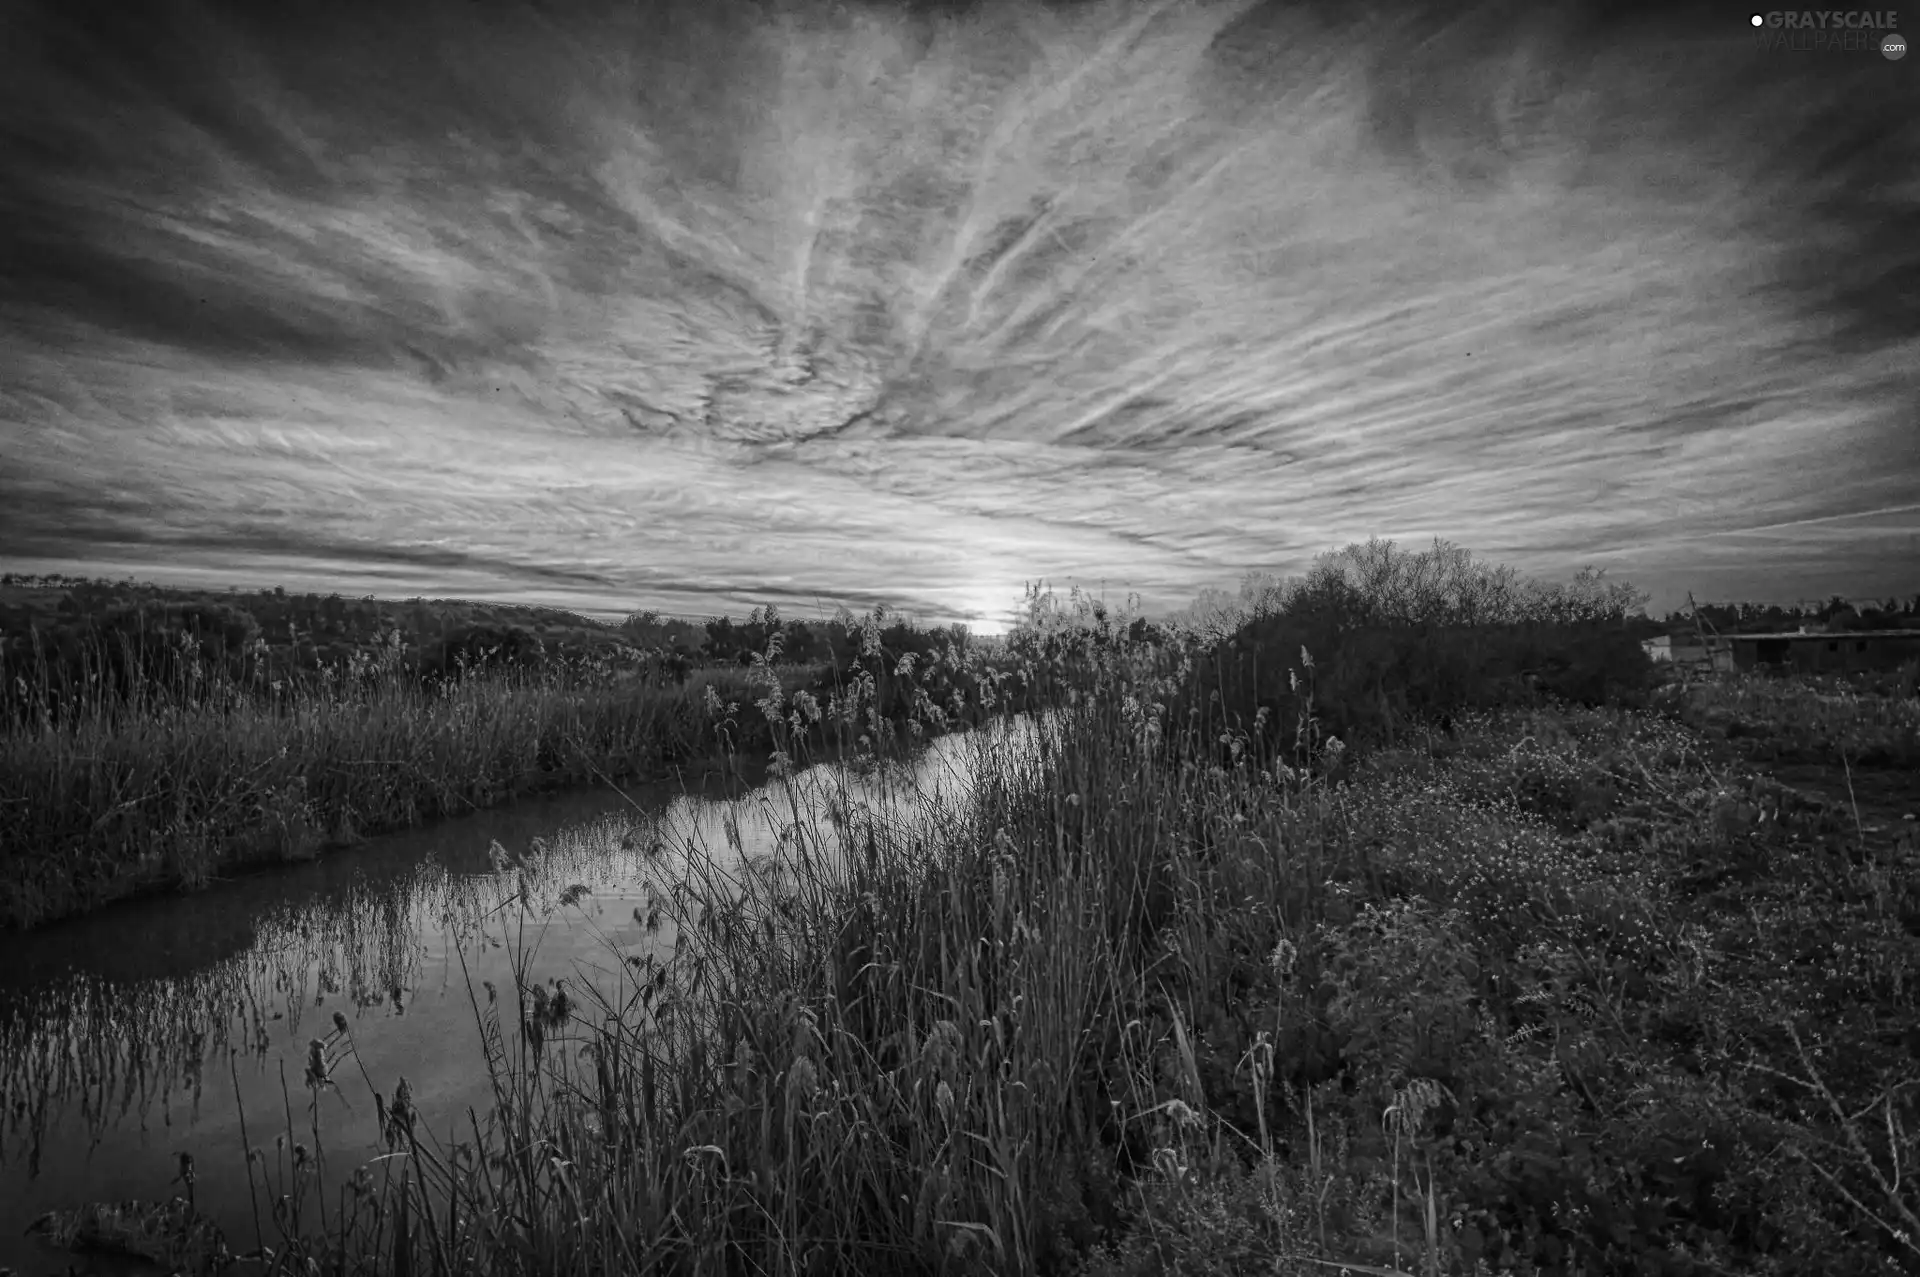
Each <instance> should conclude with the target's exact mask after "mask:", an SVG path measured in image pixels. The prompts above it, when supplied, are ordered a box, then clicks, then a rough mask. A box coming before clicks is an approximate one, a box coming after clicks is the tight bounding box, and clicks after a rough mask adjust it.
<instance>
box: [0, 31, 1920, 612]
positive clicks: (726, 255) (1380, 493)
mask: <svg viewBox="0 0 1920 1277" xmlns="http://www.w3.org/2000/svg"><path fill="white" fill-rule="evenodd" d="M104 12H105V11H104V10H103V11H102V14H93V15H90V14H89V13H88V6H87V5H85V4H78V5H75V4H63V5H60V6H57V7H56V6H51V5H49V6H47V7H45V8H44V9H40V10H35V11H33V12H32V13H31V15H30V16H29V17H28V18H27V19H26V20H23V21H22V22H21V23H20V31H21V36H20V38H19V39H18V40H15V41H12V42H11V43H10V45H9V51H8V53H7V55H6V56H7V58H8V60H9V65H8V66H6V67H5V68H0V80H5V81H6V82H7V83H8V84H9V85H10V86H11V87H10V88H8V89H6V90H4V92H5V94H6V96H5V97H4V98H0V179H4V180H0V219H4V220H3V222H0V224H3V225H4V226H5V227H6V231H7V233H6V234H4V235H0V242H5V243H7V244H11V245H12V247H11V248H10V249H0V329H3V330H4V332H5V336H6V340H5V353H3V354H0V422H4V424H5V429H6V434H5V436H4V440H0V461H4V463H5V465H4V474H0V511H3V512H0V541H3V542H4V545H5V547H6V550H5V553H6V554H7V555H8V557H9V558H11V559H12V560H13V561H14V562H15V563H16V564H17V565H20V566H55V565H65V566H70V567H71V566H78V567H87V566H89V565H97V566H101V567H104V566H105V565H107V564H113V565H116V566H123V567H126V568H127V569H128V570H133V571H138V572H140V573H141V574H142V575H149V576H152V575H157V574H161V573H160V572H159V569H161V568H163V567H164V568H167V569H168V570H170V571H174V572H179V571H193V572H196V573H201V574H204V575H205V576H206V577H207V578H208V579H220V578H221V576H222V574H223V573H224V574H227V575H228V576H230V577H233V578H234V579H238V580H246V581H250V582H259V581H262V580H263V579H270V580H279V579H282V576H283V575H284V574H293V575H295V576H297V577H299V578H300V579H301V580H302V581H304V582H308V583H311V584H313V585H314V586H316V587H319V588H342V589H346V590H350V591H351V590H355V589H358V588H361V587H362V585H363V584H364V583H369V582H376V581H377V582H379V583H380V585H379V588H381V589H382V590H383V591H386V590H390V589H391V588H393V587H394V586H396V585H399V586H404V587H406V588H407V589H408V591H409V592H422V593H438V592H441V591H443V590H452V589H455V588H456V587H459V592H463V593H468V594H474V593H476V592H477V593H481V594H491V595H495V596H500V597H522V598H526V599H528V600H529V601H536V600H537V601H541V602H549V603H561V604H564V605H568V606H575V607H580V608H583V609H586V610H600V611H619V610H624V609H628V608H637V607H642V606H652V607H662V608H667V609H669V610H681V611H692V612H710V611H716V610H726V609H729V608H731V609H736V610H737V609H739V608H742V607H745V606H749V605H752V604H757V603H759V602H763V601H767V600H769V599H771V600H773V601H776V602H786V603H790V604H791V603H794V602H798V601H802V600H812V599H815V598H821V599H826V600H829V601H840V600H846V601H867V600H877V599H887V600H890V601H893V602H895V603H898V604H904V605H906V606H907V607H909V608H910V609H911V610H913V611H915V612H917V613H919V614H920V615H922V616H923V617H925V618H927V619H929V620H949V619H971V620H974V621H976V622H981V621H985V622H987V623H988V624H989V625H991V624H992V623H993V622H994V621H995V620H998V619H1000V618H1001V617H1002V616H1003V615H1004V614H1005V613H1006V612H1007V611H1008V610H1009V609H1010V608H1011V606H1012V605H1013V604H1014V603H1015V602H1017V600H1018V597H1019V592H1020V587H1021V583H1022V582H1023V581H1025V580H1029V579H1036V578H1041V577H1046V578H1049V579H1053V580H1056V581H1064V580H1067V579H1077V580H1079V581H1081V582H1083V583H1088V584H1093V583H1098V582H1103V581H1104V582H1105V583H1107V584H1108V586H1109V587H1112V588H1116V589H1132V590H1138V591H1139V592H1141V593H1142V594H1143V596H1145V598H1146V599H1147V601H1148V603H1149V605H1150V606H1161V607H1171V606H1177V605H1179V604H1181V603H1183V602H1185V601H1186V600H1187V599H1188V598H1190V597H1191V596H1192V595H1193V594H1194V593H1195V592H1196V591H1197V590H1199V589H1200V588H1201V587H1203V586H1207V585H1217V584H1225V583H1229V582H1231V581H1232V580H1234V579H1235V578H1237V577H1238V576H1239V575H1240V574H1241V573H1242V572H1244V571H1245V570H1247V569H1249V568H1255V567H1262V568H1273V569H1280V570H1297V569H1298V568H1299V567H1301V566H1304V564H1305V562H1306V561H1307V560H1308V559H1310V558H1311V556H1312V555H1313V554H1315V553H1317V552H1319V551H1321V550H1324V549H1328V548H1332V547H1334V546H1336V545H1339V544H1343V543H1345V542H1347V541H1350V540H1359V539H1365V538H1366V537H1367V536H1369V535H1374V534H1380V535H1387V536H1395V537H1399V538H1402V539H1406V540H1410V541H1412V540H1420V539H1423V538H1425V537H1428V536H1432V535H1441V536H1445V537H1447V538H1449V539H1451V540H1454V541H1456V542H1459V543H1463V544H1466V545H1468V546H1470V547H1472V548H1474V549H1475V550H1476V551H1479V552H1482V553H1484V554H1488V555H1491V556H1494V557H1498V558H1501V559H1504V560H1506V561H1509V562H1513V563H1515V564H1516V565H1518V566H1521V567H1522V568H1525V569H1531V570H1539V571H1551V572H1560V571H1565V570H1568V569H1570V568H1571V567H1573V566H1577V565H1578V564H1581V563H1585V562H1589V561H1595V560H1597V559H1604V561H1605V562H1606V563H1607V565H1608V566H1609V567H1611V568H1612V569H1614V570H1615V572H1616V573H1618V574H1623V575H1626V576H1628V577H1630V578H1632V579H1634V580H1635V581H1636V582H1639V583H1642V584H1644V585H1649V586H1651V587H1653V588H1654V589H1655V591H1656V594H1657V595H1660V596H1664V597H1657V598H1656V602H1663V601H1671V600H1672V599H1673V598H1674V597H1677V592H1678V591H1679V590H1681V589H1684V588H1694V589H1696V590H1703V589H1711V588H1719V589H1723V590H1726V591H1729V592H1732V593H1741V594H1745V595H1748V596H1753V597H1763V596H1771V595H1777V594H1778V593H1780V592H1781V590H1783V589H1785V590H1787V591H1789V592H1795V591H1799V592H1812V591H1814V590H1832V589H1841V590H1846V591H1849V592H1858V593H1868V592H1874V593H1885V592H1888V591H1891V590H1895V589H1899V590H1910V589H1912V588H1915V586H1914V582H1913V581H1912V580H1910V579H1902V578H1901V571H1902V570H1903V568H1904V569H1906V570H1908V571H1910V567H1911V554H1910V552H1911V548H1912V547H1911V537H1912V535H1913V533H1914V532H1915V531H1916V530H1920V512H1916V511H1915V509H1914V507H1913V506H1912V503H1911V499H1910V498H1911V494H1912V492H1913V491H1914V487H1915V478H1916V474H1920V444H1917V443H1916V436H1915V434H1914V431H1913V428H1912V422H1913V411H1914V405H1915V393H1914V392H1915V385H1914V380H1913V377H1914V374H1913V373H1912V371H1911V370H1912V368H1913V366H1914V365H1913V359H1912V356H1913V354H1914V352H1915V345H1916V343H1915V331H1916V329H1915V325H1914V320H1915V319H1916V314H1915V309H1916V307H1917V306H1920V301H1916V298H1915V295H1914V293H1913V291H1912V289H1911V287H1909V286H1908V285H1910V283H1911V281H1912V279H1913V278H1914V277H1915V272H1916V270H1920V266H1917V265H1916V263H1920V188H1917V187H1915V186H1914V185H1913V183H1912V179H1911V176H1910V175H1911V174H1912V173H1914V172H1920V163H1916V160H1920V155H1916V151H1920V143H1917V142H1916V138H1915V134H1914V129H1913V126H1912V125H1911V124H1910V123H1907V122H1909V121H1911V120H1913V119H1915V118H1920V116H1916V115H1915V114H1914V113H1913V112H1912V110H1911V107H1912V105H1913V102H1912V97H1913V94H1912V91H1911V89H1910V88H1909V87H1908V86H1910V85H1911V77H1910V76H1908V75H1904V74H1902V73H1904V72H1906V71H1907V70H1908V68H1906V67H1904V66H1902V65H1900V64H1898V63H1892V62H1887V61H1885V60H1884V59H1880V58H1878V57H1877V56H1876V55H1843V54H1837V53H1835V54H1814V53H1811V52H1807V53H1794V52H1789V51H1778V50H1776V51H1770V52H1762V51H1760V50H1757V49H1755V48H1754V47H1753V45H1752V43H1751V41H1750V38H1749V36H1748V34H1747V33H1745V32H1744V31H1742V30H1740V29H1739V28H1735V27H1727V28H1726V29H1724V30H1723V29H1720V28H1717V27H1713V26H1704V25H1697V24H1693V23H1691V22H1689V21H1687V20H1683V19H1678V18H1670V19H1668V20H1667V21H1666V22H1665V23H1664V24H1662V25H1659V26H1651V25H1649V26H1636V25H1634V24H1632V23H1625V24H1622V23H1605V22H1602V21H1601V20H1600V19H1599V18H1597V17H1595V16H1593V15H1592V14H1590V13H1587V12H1585V11H1583V10H1581V9H1578V8H1563V9H1540V8H1537V7H1535V6H1519V5H1505V6H1501V5H1492V6H1480V7H1476V8H1472V9H1468V10H1462V11H1460V12H1459V13H1457V14H1452V15H1444V14H1442V13H1441V12H1440V10H1438V9H1437V8H1436V9H1434V10H1432V11H1431V12H1416V11H1402V10H1398V9H1396V10H1395V11H1394V13H1395V15H1396V16H1394V17H1391V18H1389V17H1386V16H1382V15H1379V14H1369V13H1366V12H1364V11H1361V10H1348V11H1335V10H1328V11H1326V12H1324V13H1321V12H1316V11H1315V10H1314V9H1312V8H1309V7H1283V6H1275V5H1256V4H1248V3H1179V4H1170V3H1169V4H1160V5H1156V6H1142V5H1131V4H1128V5H1122V4H1091V5H1088V4H1079V5H1071V6H1057V7H1047V6H1041V5H1038V4H1032V3H1028V4H1001V5H985V6H971V7H965V8H957V7H936V6H901V5H894V6H873V5H867V6H863V5H842V6H829V5H826V4H776V5H747V4H730V3H721V2H719V0H715V2H713V3H701V4H686V5H677V6H676V5H665V4H646V5H638V6H633V5H628V6H621V7H619V8H618V9H614V8H612V7H604V8H599V7H590V6H585V5H571V4H562V5H543V6H539V7H535V6H531V5H528V6H525V7H522V8H520V9H517V10H512V9H509V8H507V7H504V6H473V5H459V6H452V5H446V6H438V5H431V4H423V5H417V6H411V7H408V8H407V9H405V11H404V12H403V11H399V10H395V9H393V8H390V7H374V6H368V7H367V8H366V9H365V10H364V11H360V10H359V9H358V7H357V6H348V7H346V8H345V9H340V10H334V9H329V10H328V18H329V21H328V22H327V23H326V24H325V25H324V26H322V25H320V23H319V19H318V17H317V16H315V17H313V18H307V17H304V16H301V15H298V14H295V15H292V16H289V15H286V14H274V15H272V16H271V17H267V18H263V17H261V16H260V15H258V14H256V13H253V12H251V11H245V10H238V9H236V10H235V11H233V12H228V11H227V10H225V9H222V8H213V7H204V6H194V5H186V4H180V3H167V4H159V5H156V6H154V7H153V8H152V10H151V13H150V15H149V16H148V17H147V18H145V19H140V20H138V21H140V22H144V23H145V25H135V26H129V25H127V24H126V22H121V21H115V22H109V21H108V20H107V19H106V18H105V17H104V16H103V15H104ZM1407 14H1410V15H1411V16H1405V15H1407ZM1890 227H1891V228H1894V230H1896V231H1898V230H1903V229H1904V230H1907V231H1913V232H1916V233H1914V234H1908V235H1905V236H1904V238H1903V237H1902V236H1901V235H1900V234H1897V233H1890V232H1889V228H1890ZM1869 511H1878V512H1879V513H1877V514H1875V515H1874V516H1873V517H1872V518H1871V519H1866V520H1860V521H1856V522H1855V523H1854V524H1853V525H1851V526H1852V529H1853V530H1852V533H1851V539H1842V538H1838V537H1836V536H1833V535H1829V534H1828V533H1827V532H1825V531H1819V530H1818V529H1819V528H1824V527H1825V526H1826V525H1825V524H1824V523H1822V522H1821V521H1833V520H1846V519H1848V518H1849V517H1850V516H1853V515H1855V514H1861V513H1864V512H1869ZM1735 534H1738V535H1735ZM1736 546H1737V547H1738V548H1737V549H1735V548H1731V547H1736ZM330 582H331V583H332V584H331V585H330V584H329V583H330ZM1706 582H1713V583H1715V584H1714V585H1713V586H1708V585H1706V584H1705V583H1706ZM367 588H373V587H372V586H371V585H368V586H367Z"/></svg>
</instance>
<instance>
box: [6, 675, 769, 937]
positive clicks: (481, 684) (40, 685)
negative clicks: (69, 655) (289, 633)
mask: <svg viewBox="0 0 1920 1277" xmlns="http://www.w3.org/2000/svg"><path fill="white" fill-rule="evenodd" d="M398 656H399V645H398V643H397V642H395V643H393V644H391V645H390V646H389V647H388V648H387V649H385V650H384V652H381V651H376V652H372V653H362V654H360V655H359V656H358V657H357V658H356V659H355V661H354V662H352V663H351V664H350V665H349V666H347V667H346V668H342V669H330V670H327V671H325V672H323V674H321V675H319V676H316V677H311V678H290V679H285V680H279V681H275V682H270V683H269V682H265V681H258V685H255V684H254V683H253V682H248V681H245V680H240V679H234V678H227V677H223V676H222V675H221V674H220V673H219V671H218V670H217V669H215V668H210V667H207V666H203V665H199V664H196V663H194V662H192V661H190V660H188V661H181V662H178V663H176V664H174V665H173V666H172V668H171V671H170V673H169V674H150V673H148V672H146V670H147V667H146V666H145V665H143V664H141V663H139V662H135V661H129V660H121V661H118V662H113V661H109V660H107V659H106V657H105V654H104V653H99V654H96V655H95V659H94V660H93V662H92V666H93V668H92V670H91V672H90V673H89V675H88V676H87V677H86V678H85V680H84V681H83V682H82V683H81V687H80V690H79V692H78V694H77V695H75V694H69V695H67V696H65V697H63V698H56V695H55V691H54V687H53V683H54V680H53V679H52V678H51V677H50V676H49V672H48V670H47V667H46V665H45V663H44V662H39V663H37V664H35V665H32V666H29V667H27V668H23V669H15V670H7V671H4V672H5V673H6V674H7V675H8V677H9V678H10V679H11V680H12V681H13V682H14V690H15V693H16V697H17V699H18V700H20V701H21V702H22V703H24V704H25V705H26V706H28V707H29V710H30V712H28V713H26V714H23V715H20V716H18V717H16V718H14V719H13V720H12V721H11V722H10V723H8V724H7V725H6V727H5V728H4V732H3V733H0V926H15V927H19V926H32V925H34V924H37V923H40V922H44V921H46V920H48V919H51V918H56V917H60V916H62V915H65V914H69V913H73V912H77V911H81V910H84V909H87V908H89V907H92V906H94V905H96V904H99V903H101V902H103V901H106V900H110V899H114V898H116V897H120V896H125V895H128V894H133V893H136V892H140V891H143V890H148V889H152V888H155V887H161V886H169V885H187V886H193V885H197V884H200V883H204V882H205V881H207V880H208V879H209V878H210V877H212V876H214V875H217V874H220V873H224V872H227V871H230V870H233V869H236V868H241V867H245V866H247V865H250V864H256V863H262V862H272V861H276V860H288V859H300V858H304V857H308V856H311V855H314V854H316V853H317V852H318V851H319V850H320V849H321V848H323V847H325V846H327V845H330V844H345V843H350V842H353V841H355V840H357V839H358V838H359V837H361V836H363V835H365V834H368V833H374V832H380V831H385V830H391V829H396V828H404V827H407V826H410V825H413V824H415V823H417V822H419V821H422V820H426V819H430V818H432V817H436V816H441V815H450V814H457V813H461V812H466V811H472V810H474V809H475V808H477V807H484V806H488V805H491V804H493V803H496V802H499V801H501V800H503V799H505V798H507V797H510V796H512V795H514V794H518V793H521V792H524V791H526V790H529V789H533V788H540V787H546V786H557V785H568V784H580V783H584V782H590V781H593V780H596V779H601V778H606V777H621V776H634V775H645V774H649V773H659V772H663V771H664V770H665V769H667V768H669V767H671V766H672V765H675V764H678V763H684V762H690V761H694V760H698V759H703V758H707V757H711V756H716V755H719V754H721V753H723V752H724V750H725V749H726V747H727V746H728V745H729V744H734V745H739V746H741V747H743V748H748V749H750V748H753V747H755V746H757V745H762V744H764V733H762V734H761V736H760V738H759V739H748V740H744V741H743V740H740V739H738V737H737V734H736V737H735V738H733V739H727V738H723V737H722V735H721V733H720V731H719V727H718V724H717V723H716V722H715V721H714V717H713V715H712V714H711V713H710V712H709V706H710V705H711V704H712V703H713V702H714V700H715V699H716V698H721V699H726V698H736V697H739V696H740V695H742V694H743V693H744V692H745V690H746V686H747V684H746V676H745V675H744V674H743V673H740V672H735V671H701V672H699V673H698V674H696V675H695V676H694V677H692V678H690V679H689V680H688V681H687V682H686V683H685V685H679V686H676V685H668V686H660V685H656V684H652V683H648V682H644V681H640V680H636V679H632V678H619V677H616V676H614V675H613V673H612V672H611V671H609V670H607V669H605V668H576V667H569V666H561V665H556V666H552V667H547V668H543V669H538V670H530V669H514V668H509V669H504V670H482V671H475V672H473V673H472V674H470V675H469V676H468V677H466V678H464V679H460V680H457V681H453V682H449V683H444V684H431V683H429V684H423V683H421V682H420V681H418V680H416V679H413V678H410V677H408V676H406V674H405V673H404V671H403V669H402V668H401V664H400V661H399V660H398ZM116 671H117V673H115V672H116Z"/></svg>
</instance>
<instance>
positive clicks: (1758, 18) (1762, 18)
mask: <svg viewBox="0 0 1920 1277" xmlns="http://www.w3.org/2000/svg"><path fill="white" fill-rule="evenodd" d="M1748 21H1749V22H1751V23H1753V25H1754V26H1756V27H1763V26H1765V25H1766V24H1767V19H1766V15H1765V14H1759V13H1756V14H1754V15H1753V17H1751V18H1749V19H1748Z"/></svg>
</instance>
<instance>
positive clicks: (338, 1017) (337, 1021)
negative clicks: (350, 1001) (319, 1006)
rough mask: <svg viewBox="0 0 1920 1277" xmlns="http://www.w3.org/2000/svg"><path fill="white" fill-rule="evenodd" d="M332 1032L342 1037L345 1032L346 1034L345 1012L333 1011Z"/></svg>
mask: <svg viewBox="0 0 1920 1277" xmlns="http://www.w3.org/2000/svg"><path fill="white" fill-rule="evenodd" d="M333 1031H334V1032H335V1033H338V1034H340V1035H341V1036H342V1037H345V1036H346V1032H347V1016H346V1012H344V1011H335V1012H334V1013H333Z"/></svg>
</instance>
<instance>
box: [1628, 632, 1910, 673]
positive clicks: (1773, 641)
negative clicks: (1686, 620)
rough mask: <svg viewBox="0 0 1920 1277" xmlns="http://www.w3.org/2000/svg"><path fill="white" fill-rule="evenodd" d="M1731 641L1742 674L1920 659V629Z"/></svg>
mask: <svg viewBox="0 0 1920 1277" xmlns="http://www.w3.org/2000/svg"><path fill="white" fill-rule="evenodd" d="M1726 641H1727V642H1729V643H1731V645H1732V647H1733V664H1734V668H1736V669H1741V670H1753V669H1779V670H1793V671H1795V672H1797V673H1801V674H1845V673H1850V672H1852V671H1854V670H1873V669H1894V668H1897V667H1898V666H1900V665H1901V664H1903V663H1905V662H1907V661H1911V660H1915V659H1920V630H1846V631H1827V632H1823V631H1818V630H1815V631H1804V630H1803V631H1800V632H1798V633H1793V634H1729V635H1727V636H1726ZM1654 659H1656V660H1658V659H1659V658H1658V657H1655V658H1654Z"/></svg>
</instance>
